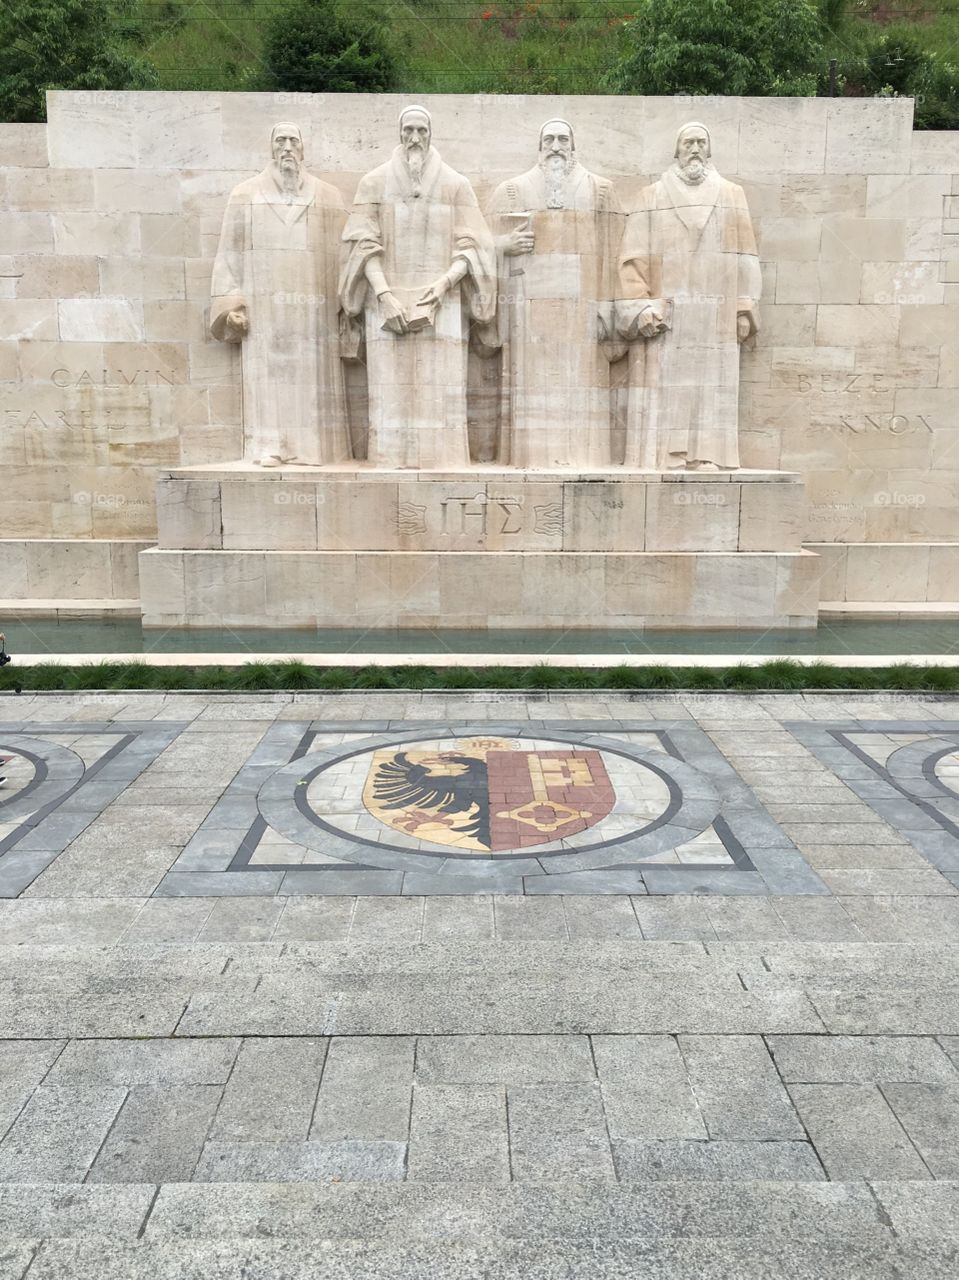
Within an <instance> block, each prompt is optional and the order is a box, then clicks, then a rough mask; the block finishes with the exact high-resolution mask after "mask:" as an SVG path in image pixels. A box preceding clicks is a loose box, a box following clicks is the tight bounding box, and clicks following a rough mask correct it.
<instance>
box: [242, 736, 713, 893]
mask: <svg viewBox="0 0 959 1280" xmlns="http://www.w3.org/2000/svg"><path fill="white" fill-rule="evenodd" d="M258 804H259V808H260V812H261V814H262V816H263V817H264V818H265V820H266V821H267V822H268V823H269V824H270V826H271V827H273V828H274V829H275V830H276V831H277V832H279V833H280V834H281V835H283V836H285V837H286V838H287V839H290V840H293V841H295V842H296V843H297V844H300V845H306V847H307V848H310V849H313V850H315V851H317V852H320V853H328V854H331V855H332V856H333V857H336V858H338V859H339V858H343V859H345V860H347V861H353V862H359V863H362V864H364V865H370V866H376V867H383V868H388V869H404V870H412V869H430V870H433V871H439V870H446V871H449V870H451V869H452V867H453V866H454V864H455V873H456V874H458V875H459V874H464V873H467V872H468V868H469V866H470V865H471V864H472V865H473V866H474V867H475V868H477V870H478V869H479V866H480V865H481V864H485V865H487V866H489V865H491V864H494V863H495V864H502V863H513V864H516V865H514V868H513V869H514V871H515V872H516V873H517V874H523V866H522V864H523V863H524V862H525V863H529V862H530V860H532V859H535V860H541V861H542V862H543V864H544V865H545V864H546V863H547V860H548V861H549V863H550V864H552V863H560V864H563V869H570V870H572V869H582V868H584V867H588V866H589V867H598V866H608V865H616V863H617V862H618V861H619V862H622V861H626V860H627V859H628V860H629V861H632V860H634V859H635V858H637V857H644V856H651V855H653V854H656V853H659V852H662V851H663V850H664V849H667V848H672V847H674V845H676V844H677V843H681V842H682V841H684V840H687V841H688V840H690V839H693V838H694V837H695V836H697V835H698V834H699V833H701V832H702V831H704V830H705V829H706V828H707V827H708V826H709V824H710V823H711V822H712V820H713V818H714V817H715V816H716V814H717V812H718V811H719V798H718V796H717V795H716V792H715V789H714V788H713V786H712V784H711V783H710V782H709V780H708V779H706V778H705V777H704V776H703V775H702V774H701V773H699V772H698V771H697V770H695V769H693V768H691V767H690V766H689V765H687V764H685V763H684V762H682V761H680V760H676V759H675V758H674V757H672V756H670V755H667V754H666V753H665V752H664V751H659V750H654V749H650V748H645V747H639V746H633V745H632V744H629V743H627V742H624V741H619V740H612V739H601V738H597V737H596V735H586V734H583V735H578V734H567V733H564V734H563V735H562V736H561V737H557V738H547V737H534V736H532V735H531V734H524V733H519V734H515V735H513V734H509V735H502V734H498V733H496V732H495V731H494V732H491V733H490V734H489V735H485V734H482V733H480V734H477V733H475V732H474V733H470V734H453V733H446V734H439V735H437V733H436V730H432V731H431V732H430V731H421V732H420V733H412V732H410V731H407V732H406V733H403V734H397V735H395V736H394V737H392V738H390V737H384V738H376V739H366V740H362V741H353V742H351V743H344V744H340V745H338V746H336V747H330V748H327V749H325V750H321V751H317V752H315V753H314V754H310V755H307V756H304V757H303V758H301V759H299V760H296V761H294V762H293V763H292V764H289V765H286V766H284V767H283V768H281V769H279V770H277V772H276V773H275V774H273V775H272V777H271V778H270V779H269V780H268V781H267V782H266V783H264V785H263V787H262V788H261V789H260V792H259V796H258ZM627 845H628V849H627V848H626V847H625V846H627ZM540 869H542V868H540ZM555 869H557V870H559V869H560V867H558V866H557V867H556V868H555Z"/></svg>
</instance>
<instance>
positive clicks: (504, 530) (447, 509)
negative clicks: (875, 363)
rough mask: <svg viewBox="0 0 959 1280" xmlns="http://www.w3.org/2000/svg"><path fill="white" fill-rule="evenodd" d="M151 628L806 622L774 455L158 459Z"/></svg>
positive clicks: (808, 576)
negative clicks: (735, 461) (682, 465)
mask: <svg viewBox="0 0 959 1280" xmlns="http://www.w3.org/2000/svg"><path fill="white" fill-rule="evenodd" d="M157 513H158V545H157V547H156V548H155V549H151V550H149V551H145V552H143V553H142V554H141V557H140V574H141V591H142V601H143V621H144V625H146V626H165V627H169V626H210V627H214V626H230V627H241V626H258V627H262V626H283V627H293V626H321V627H383V628H390V627H431V628H436V627H451V628H456V627H468V628H480V629H484V630H485V629H487V628H507V627H516V628H526V627H550V628H564V629H565V628H587V629H588V628H617V627H792V626H815V623H816V615H817V608H818V589H817V557H816V556H814V555H812V554H810V553H808V552H804V551H803V550H802V548H801V537H802V532H803V527H804V517H805V511H804V500H803V487H802V484H801V482H800V479H799V477H798V475H795V474H792V473H789V472H778V471H736V472H681V473H679V472H677V473H665V474H664V473H660V472H646V471H633V470H627V469H625V468H617V469H610V470H606V471H596V472H574V471H554V472H549V471H542V472H518V471H508V470H505V469H502V468H492V467H489V468H484V467H475V468H471V469H470V470H469V471H459V472H452V471H451V472H413V471H377V470H373V469H368V468H363V467H358V466H356V465H353V466H349V467H342V468H323V469H322V470H321V469H318V468H309V467H282V468H277V469H276V470H263V469H261V468H257V467H251V466H248V465H246V464H242V463H236V464H230V465H227V466H224V465H219V466H215V467H181V468H176V469H171V470H166V471H164V473H163V474H162V476H161V478H160V481H159V485H158V490H157Z"/></svg>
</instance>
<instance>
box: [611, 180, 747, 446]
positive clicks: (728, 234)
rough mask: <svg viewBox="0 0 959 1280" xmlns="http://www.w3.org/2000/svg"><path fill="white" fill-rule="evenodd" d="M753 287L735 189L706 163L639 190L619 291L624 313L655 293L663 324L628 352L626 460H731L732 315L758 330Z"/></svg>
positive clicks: (735, 402) (735, 423)
mask: <svg viewBox="0 0 959 1280" xmlns="http://www.w3.org/2000/svg"><path fill="white" fill-rule="evenodd" d="M761 292H762V277H761V273H760V267H759V255H758V252H757V250H756V239H755V236H754V234H753V228H752V223H751V222H750V218H749V208H748V206H747V204H746V197H745V195H744V193H743V190H742V188H741V187H738V186H736V185H735V184H734V183H732V182H727V181H726V179H725V178H721V177H720V176H719V174H718V173H716V171H715V170H713V169H710V170H708V171H707V174H706V177H705V179H704V180H703V182H701V183H700V184H699V185H691V184H688V183H686V182H684V181H683V180H682V178H680V177H679V175H678V173H677V171H676V169H675V167H674V168H672V169H669V170H667V171H666V173H664V174H663V176H662V178H661V179H660V180H659V181H658V182H654V183H653V184H652V185H651V186H649V187H646V188H645V189H644V190H643V191H642V192H641V193H640V196H639V200H638V204H637V207H636V209H635V210H634V211H633V212H631V213H630V214H629V216H628V217H627V219H626V231H625V235H624V238H623V250H622V283H621V296H622V297H623V298H624V299H625V303H624V306H625V308H626V310H627V311H628V308H629V306H630V300H642V299H643V298H659V299H664V300H665V302H666V308H667V311H668V312H670V313H671V315H670V317H669V319H670V324H671V328H670V329H669V330H668V331H667V332H665V333H663V334H660V335H659V336H658V337H656V338H652V339H649V340H648V341H646V342H645V343H643V342H636V343H634V344H633V346H632V348H631V350H630V357H629V361H630V379H629V383H630V385H629V409H628V421H627V436H626V457H625V462H626V465H627V466H632V467H643V468H648V469H651V470H663V469H666V468H684V467H688V466H690V465H692V464H696V463H702V462H711V463H715V464H716V465H717V466H720V467H724V468H725V467H729V468H735V467H738V466H739V359H740V356H739V342H738V340H737V336H736V320H737V316H738V315H739V314H740V313H745V314H746V315H748V316H749V317H750V323H751V328H752V331H753V332H755V331H756V330H757V329H758V327H759V311H758V308H759V298H760V294H761ZM633 305H634V306H635V302H634V304H633ZM634 324H635V317H634Z"/></svg>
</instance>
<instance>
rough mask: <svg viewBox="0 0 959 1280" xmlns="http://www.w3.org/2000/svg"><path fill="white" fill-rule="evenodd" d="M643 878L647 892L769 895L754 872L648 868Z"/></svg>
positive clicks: (725, 869)
mask: <svg viewBox="0 0 959 1280" xmlns="http://www.w3.org/2000/svg"><path fill="white" fill-rule="evenodd" d="M643 879H644V880H645V881H646V889H647V891H648V892H649V893H684V894H685V893H696V894H719V895H735V896H738V895H740V894H766V893H768V892H769V886H768V885H767V884H766V882H765V881H764V880H763V878H762V877H761V876H760V875H759V873H758V872H756V871H739V870H737V869H735V868H732V867H729V868H726V867H717V868H716V869H715V870H711V869H708V870H700V869H699V868H698V867H662V866H649V867H647V868H644V870H643Z"/></svg>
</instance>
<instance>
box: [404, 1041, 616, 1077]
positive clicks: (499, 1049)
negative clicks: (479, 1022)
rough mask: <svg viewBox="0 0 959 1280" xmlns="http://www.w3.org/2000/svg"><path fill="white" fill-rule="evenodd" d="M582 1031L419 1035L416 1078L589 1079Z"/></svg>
mask: <svg viewBox="0 0 959 1280" xmlns="http://www.w3.org/2000/svg"><path fill="white" fill-rule="evenodd" d="M595 1078H596V1072H595V1069H594V1067H593V1059H592V1056H591V1054H590V1048H589V1041H588V1040H587V1038H586V1037H585V1036H551V1035H538V1036H522V1035H512V1036H497V1035H486V1036H470V1035H466V1036H423V1037H422V1038H421V1039H420V1041H419V1044H418V1046H417V1053H416V1079H417V1081H421V1082H423V1083H434V1084H515V1085H535V1084H561V1083H562V1084H569V1083H575V1082H579V1081H585V1080H589V1081H592V1080H595Z"/></svg>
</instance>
